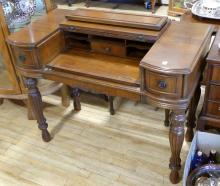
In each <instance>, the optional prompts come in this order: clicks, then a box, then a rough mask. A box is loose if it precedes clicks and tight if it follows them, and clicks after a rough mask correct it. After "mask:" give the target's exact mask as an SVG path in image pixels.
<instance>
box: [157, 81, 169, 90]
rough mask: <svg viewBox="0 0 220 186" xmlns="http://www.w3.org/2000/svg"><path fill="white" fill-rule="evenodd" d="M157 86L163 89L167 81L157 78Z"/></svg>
mask: <svg viewBox="0 0 220 186" xmlns="http://www.w3.org/2000/svg"><path fill="white" fill-rule="evenodd" d="M158 87H159V88H161V89H165V88H166V87H167V83H166V81H164V80H159V81H158Z"/></svg>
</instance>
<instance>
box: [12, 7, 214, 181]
mask: <svg viewBox="0 0 220 186" xmlns="http://www.w3.org/2000/svg"><path fill="white" fill-rule="evenodd" d="M65 16H67V19H65ZM212 32H213V28H212V27H211V26H208V25H203V24H189V23H186V24H185V23H175V22H174V23H172V24H171V23H170V21H169V20H168V19H167V18H166V17H150V16H149V17H144V16H140V15H129V14H119V13H111V12H99V11H94V10H76V11H67V10H54V11H52V12H51V13H49V14H48V15H46V16H44V17H43V18H41V19H40V20H38V21H36V22H34V23H32V24H31V25H29V26H28V27H25V28H24V29H23V30H21V31H20V32H16V33H14V34H12V35H11V36H10V37H9V38H8V43H9V44H10V47H11V50H12V53H13V55H14V62H15V64H16V68H17V69H18V70H19V72H20V73H21V74H22V76H23V77H24V78H25V79H26V81H25V82H26V86H27V88H28V91H29V101H30V103H31V105H32V107H33V110H34V111H35V115H36V117H37V122H38V124H39V125H38V126H39V129H40V130H42V138H43V140H44V141H49V140H50V134H49V132H48V131H47V126H48V125H47V123H46V119H45V117H44V115H43V112H42V103H41V95H40V92H39V91H38V88H37V86H36V80H35V79H36V78H46V79H51V80H54V81H58V82H63V83H65V84H68V85H70V86H72V87H75V88H84V89H85V88H86V89H89V90H95V91H97V92H100V93H104V94H106V95H110V96H121V97H125V98H128V99H132V100H136V101H142V102H145V103H151V104H154V105H155V106H158V107H162V108H165V109H170V125H171V126H170V134H169V139H170V148H171V158H170V165H169V166H170V169H171V174H170V180H171V182H172V183H177V182H178V181H179V173H178V171H179V169H180V167H181V159H180V152H181V148H182V143H183V139H184V122H185V118H186V117H185V116H186V111H187V109H188V108H189V115H188V122H187V132H186V140H188V141H190V140H191V139H192V137H193V128H194V127H195V111H196V107H197V104H198V100H199V95H200V91H199V90H200V87H199V80H200V76H201V73H202V70H203V66H204V57H205V56H206V54H207V51H208V47H209V43H210V38H211V34H212ZM78 98H79V93H78V91H77V89H75V94H74V100H75V104H74V105H75V109H76V110H80V103H79V99H78ZM146 117H147V116H146Z"/></svg>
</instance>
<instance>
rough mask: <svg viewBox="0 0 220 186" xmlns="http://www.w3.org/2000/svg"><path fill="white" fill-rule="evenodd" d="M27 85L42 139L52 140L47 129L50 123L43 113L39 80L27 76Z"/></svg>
mask: <svg viewBox="0 0 220 186" xmlns="http://www.w3.org/2000/svg"><path fill="white" fill-rule="evenodd" d="M25 85H26V86H27V88H28V99H29V103H30V105H31V107H32V111H33V112H34V115H35V117H36V119H37V122H38V128H39V129H40V130H41V131H42V139H43V140H44V141H45V142H48V141H50V140H51V137H50V134H49V132H48V130H47V127H48V124H47V122H46V119H45V117H44V115H43V106H42V99H41V94H40V92H39V90H38V88H37V80H36V79H33V78H27V79H26V80H25Z"/></svg>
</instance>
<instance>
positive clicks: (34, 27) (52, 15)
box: [8, 9, 72, 46]
mask: <svg viewBox="0 0 220 186" xmlns="http://www.w3.org/2000/svg"><path fill="white" fill-rule="evenodd" d="M71 12H72V10H64V9H55V10H53V11H51V12H49V13H48V14H45V15H43V16H42V17H40V18H39V19H38V20H36V21H34V22H32V23H31V24H29V25H28V26H26V27H24V28H22V29H21V30H20V31H18V32H15V33H12V34H11V35H10V36H9V37H8V42H9V43H11V44H14V45H19V46H22V45H24V46H32V45H36V44H38V43H40V42H41V41H42V40H44V39H45V38H47V37H48V36H49V35H51V34H52V33H53V32H55V31H56V30H57V29H58V28H59V24H60V23H61V22H62V21H63V20H65V15H67V14H70V13H71Z"/></svg>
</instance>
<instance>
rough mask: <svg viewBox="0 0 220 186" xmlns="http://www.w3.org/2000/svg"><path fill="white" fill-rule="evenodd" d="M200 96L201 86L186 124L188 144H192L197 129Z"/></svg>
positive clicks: (190, 106) (193, 99)
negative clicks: (197, 110) (194, 130)
mask: <svg viewBox="0 0 220 186" xmlns="http://www.w3.org/2000/svg"><path fill="white" fill-rule="evenodd" d="M200 95H201V89H200V85H199V86H198V87H197V89H196V92H195V95H194V96H193V98H192V100H191V102H190V105H189V112H188V117H187V123H186V127H187V130H186V135H185V140H186V141H188V142H191V141H192V139H193V136H194V133H193V129H194V128H195V127H196V109H197V106H198V103H199V99H200Z"/></svg>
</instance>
